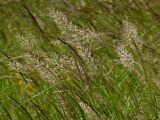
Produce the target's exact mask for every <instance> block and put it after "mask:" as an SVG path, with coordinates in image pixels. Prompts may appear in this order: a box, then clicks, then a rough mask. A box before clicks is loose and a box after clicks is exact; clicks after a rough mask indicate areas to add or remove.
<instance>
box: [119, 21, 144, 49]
mask: <svg viewBox="0 0 160 120" xmlns="http://www.w3.org/2000/svg"><path fill="white" fill-rule="evenodd" d="M122 25H123V26H122V27H123V28H122V41H123V44H126V46H129V45H130V46H131V47H134V45H136V46H137V47H138V48H139V49H142V47H143V40H142V38H141V37H140V36H139V34H138V32H137V28H136V26H135V25H134V24H133V23H131V22H128V21H126V20H124V21H122Z"/></svg>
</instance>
